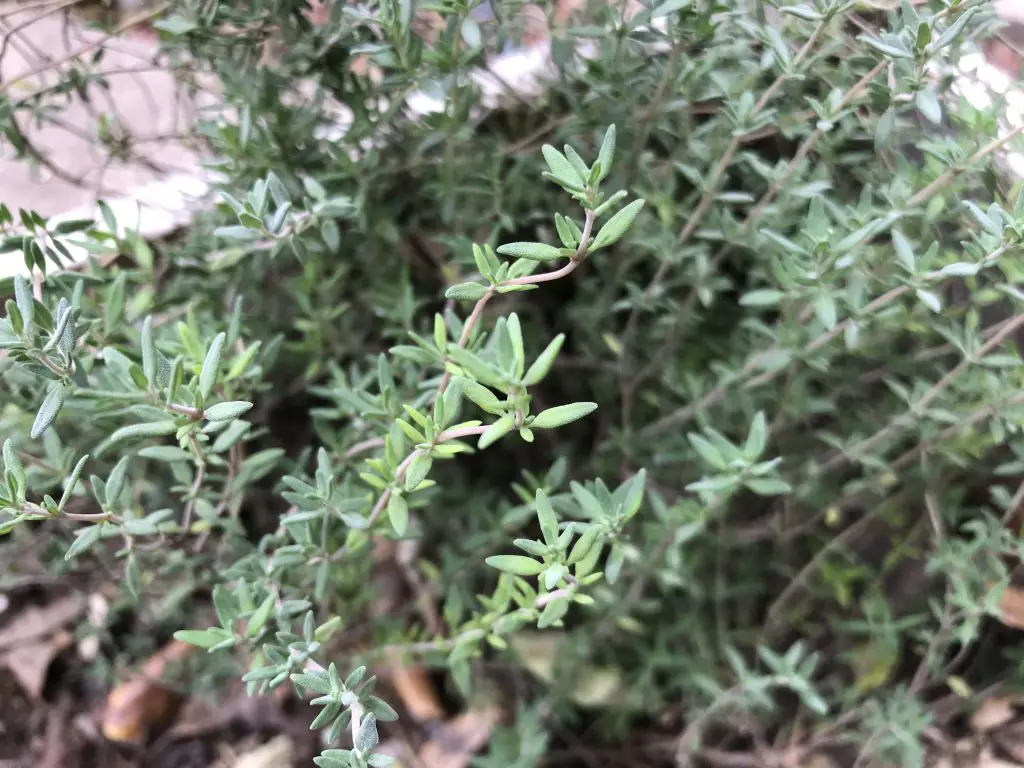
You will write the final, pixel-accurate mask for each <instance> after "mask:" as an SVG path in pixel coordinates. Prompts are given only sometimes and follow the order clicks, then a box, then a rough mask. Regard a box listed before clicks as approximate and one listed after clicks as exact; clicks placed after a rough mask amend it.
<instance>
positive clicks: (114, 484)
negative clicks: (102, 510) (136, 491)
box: [104, 456, 128, 507]
mask: <svg viewBox="0 0 1024 768" xmlns="http://www.w3.org/2000/svg"><path fill="white" fill-rule="evenodd" d="M127 471H128V457H127V456H124V457H122V458H121V460H120V461H119V462H117V464H115V465H114V468H113V469H112V470H111V471H110V475H109V476H108V477H107V487H106V488H105V489H104V491H105V494H104V495H105V496H106V501H107V506H108V507H116V506H117V503H118V500H119V499H120V498H121V491H122V490H124V478H125V474H126V473H127Z"/></svg>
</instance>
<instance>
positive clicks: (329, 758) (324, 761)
mask: <svg viewBox="0 0 1024 768" xmlns="http://www.w3.org/2000/svg"><path fill="white" fill-rule="evenodd" d="M313 762H314V763H316V764H317V766H319V768H352V751H351V750H348V749H325V750H324V751H323V752H321V753H320V756H319V757H314V758H313Z"/></svg>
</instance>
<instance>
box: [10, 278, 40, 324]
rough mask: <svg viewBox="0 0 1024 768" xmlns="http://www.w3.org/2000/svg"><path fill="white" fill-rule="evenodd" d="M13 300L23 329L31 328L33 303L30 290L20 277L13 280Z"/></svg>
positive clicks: (25, 281)
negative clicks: (16, 305)
mask: <svg viewBox="0 0 1024 768" xmlns="http://www.w3.org/2000/svg"><path fill="white" fill-rule="evenodd" d="M14 298H15V301H16V302H17V304H18V314H20V315H21V322H22V324H23V325H24V327H25V328H31V327H32V318H33V316H34V314H35V303H34V302H33V301H32V288H31V287H30V286H29V284H28V281H27V280H26V279H25V278H24V277H22V276H21V275H17V276H15V278H14Z"/></svg>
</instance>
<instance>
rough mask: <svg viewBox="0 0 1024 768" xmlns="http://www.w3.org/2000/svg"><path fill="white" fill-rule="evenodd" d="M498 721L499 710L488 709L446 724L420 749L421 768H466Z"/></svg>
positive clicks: (460, 716)
mask: <svg viewBox="0 0 1024 768" xmlns="http://www.w3.org/2000/svg"><path fill="white" fill-rule="evenodd" d="M500 719H501V710H499V709H498V708H497V707H487V708H485V709H480V710H470V711H469V712H464V713H463V714H461V715H459V716H458V717H455V718H453V719H452V720H449V721H448V722H447V723H445V724H444V725H442V726H441V727H440V729H438V731H437V732H436V733H435V734H434V735H433V737H432V738H431V739H430V740H429V741H428V742H427V743H426V744H424V745H423V748H422V749H420V754H419V758H420V762H421V763H422V764H423V768H466V767H467V766H468V765H469V763H470V761H471V760H472V759H473V755H475V754H476V753H477V751H479V750H480V748H481V747H483V746H484V745H485V744H486V743H487V742H488V740H489V739H490V738H491V731H492V730H493V729H494V726H495V725H496V724H497V723H498V721H499V720H500Z"/></svg>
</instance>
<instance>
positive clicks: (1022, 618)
mask: <svg viewBox="0 0 1024 768" xmlns="http://www.w3.org/2000/svg"><path fill="white" fill-rule="evenodd" d="M998 618H999V620H1000V621H1001V622H1002V623H1003V624H1005V625H1006V626H1008V627H1013V628H1014V629H1024V590H1022V589H1020V588H1019V587H1014V586H1008V587H1007V588H1006V591H1004V592H1003V596H1002V597H1001V598H999V609H998Z"/></svg>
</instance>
